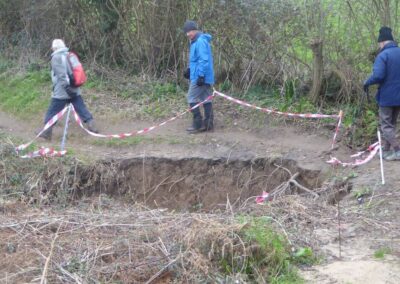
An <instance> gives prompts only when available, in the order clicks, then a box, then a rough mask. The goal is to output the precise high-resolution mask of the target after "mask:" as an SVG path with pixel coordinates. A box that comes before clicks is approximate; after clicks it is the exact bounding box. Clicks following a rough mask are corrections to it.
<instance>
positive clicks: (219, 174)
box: [76, 157, 322, 211]
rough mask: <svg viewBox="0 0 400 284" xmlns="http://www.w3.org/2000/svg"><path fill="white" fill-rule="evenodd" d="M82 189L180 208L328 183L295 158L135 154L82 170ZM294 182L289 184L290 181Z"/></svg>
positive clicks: (221, 204)
mask: <svg viewBox="0 0 400 284" xmlns="http://www.w3.org/2000/svg"><path fill="white" fill-rule="evenodd" d="M77 178H78V180H79V183H78V184H77V187H76V188H77V192H79V193H80V194H83V193H84V194H90V193H94V192H97V193H107V194H110V195H112V196H123V197H128V198H130V199H131V200H133V201H135V202H144V203H145V204H147V205H148V206H151V207H153V208H169V209H174V210H189V211H198V210H206V211H209V210H215V209H224V208H226V206H227V203H228V204H230V205H231V206H233V207H239V206H241V205H243V204H244V203H247V202H253V203H254V199H253V197H255V196H258V195H260V194H261V193H262V192H263V191H266V192H271V193H273V194H275V195H282V194H310V195H312V196H314V197H318V194H316V193H314V192H313V191H312V190H310V189H315V188H319V187H320V186H321V184H322V180H320V172H319V171H311V170H306V169H302V168H300V167H298V166H297V164H296V162H295V161H293V160H283V159H262V158H259V159H255V160H236V161H227V160H225V159H213V160H212V159H201V158H185V159H166V158H152V157H147V158H146V157H144V158H134V159H127V160H121V161H114V162H105V163H101V164H96V165H94V166H91V167H87V168H82V169H78V170H77ZM288 181H289V182H288Z"/></svg>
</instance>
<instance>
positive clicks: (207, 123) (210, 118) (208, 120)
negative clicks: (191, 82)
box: [202, 103, 214, 131]
mask: <svg viewBox="0 0 400 284" xmlns="http://www.w3.org/2000/svg"><path fill="white" fill-rule="evenodd" d="M203 106H204V122H203V127H202V131H212V130H213V129H214V113H213V107H212V103H206V104H204V105H203Z"/></svg>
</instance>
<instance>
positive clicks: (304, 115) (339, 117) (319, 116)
mask: <svg viewBox="0 0 400 284" xmlns="http://www.w3.org/2000/svg"><path fill="white" fill-rule="evenodd" d="M214 94H217V95H218V96H220V97H222V98H224V99H227V100H229V101H231V102H234V103H237V104H239V105H242V106H247V107H249V108H253V109H257V110H261V111H263V112H266V113H269V114H277V115H283V116H287V117H297V118H317V119H322V118H334V119H337V120H338V123H337V126H336V129H335V134H334V135H333V141H332V149H333V148H334V147H335V144H336V138H337V136H338V134H339V129H340V126H341V125H342V119H343V111H340V112H339V114H318V113H290V112H282V111H277V110H274V109H268V108H263V107H259V106H256V105H253V104H250V103H247V102H245V101H242V100H239V99H235V98H233V97H230V96H228V95H225V94H223V93H221V92H218V91H216V90H214Z"/></svg>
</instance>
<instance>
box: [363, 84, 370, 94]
mask: <svg viewBox="0 0 400 284" xmlns="http://www.w3.org/2000/svg"><path fill="white" fill-rule="evenodd" d="M363 90H364V92H365V93H368V90H369V85H367V84H366V82H364V85H363Z"/></svg>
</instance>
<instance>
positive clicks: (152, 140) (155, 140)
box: [92, 135, 165, 147]
mask: <svg viewBox="0 0 400 284" xmlns="http://www.w3.org/2000/svg"><path fill="white" fill-rule="evenodd" d="M164 140H165V139H164V138H162V137H147V136H142V135H137V136H133V137H127V138H124V139H117V138H115V139H114V138H112V139H98V140H94V141H93V142H92V144H93V145H97V146H106V147H126V146H135V145H139V144H160V143H163V142H164Z"/></svg>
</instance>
